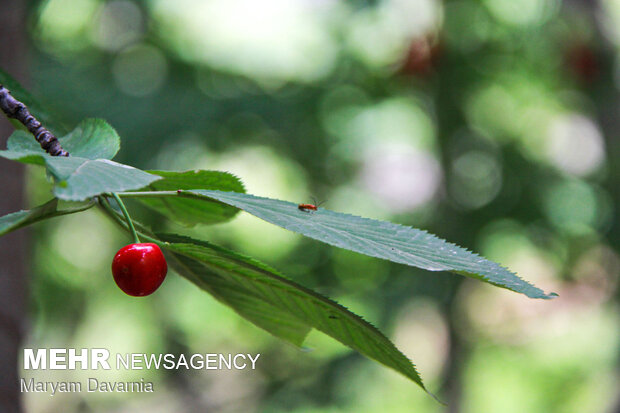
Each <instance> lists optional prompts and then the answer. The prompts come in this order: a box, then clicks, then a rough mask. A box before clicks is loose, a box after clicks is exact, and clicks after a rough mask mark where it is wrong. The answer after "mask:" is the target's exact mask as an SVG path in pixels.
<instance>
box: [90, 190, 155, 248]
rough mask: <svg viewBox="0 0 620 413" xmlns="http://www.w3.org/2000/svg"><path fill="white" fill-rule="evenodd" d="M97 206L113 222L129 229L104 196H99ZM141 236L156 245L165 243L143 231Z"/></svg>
mask: <svg viewBox="0 0 620 413" xmlns="http://www.w3.org/2000/svg"><path fill="white" fill-rule="evenodd" d="M99 206H100V207H101V208H102V209H103V211H104V212H105V213H106V214H108V215H109V216H110V218H112V219H113V220H114V222H116V223H117V224H119V225H120V226H121V227H122V228H123V229H124V230H127V229H129V226H128V225H127V223H126V221H125V220H124V219H123V218H121V217H120V214H119V213H118V211H116V210H115V209H114V208H112V207H111V206H110V203H109V202H108V200H107V199H106V198H99ZM141 236H142V238H144V239H146V240H147V241H150V242H152V243H154V244H157V245H161V246H163V245H165V244H167V243H166V242H162V241H160V240H158V239H156V238H153V237H151V236H149V235H148V234H145V233H144V231H142V232H141Z"/></svg>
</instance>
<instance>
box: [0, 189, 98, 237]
mask: <svg viewBox="0 0 620 413" xmlns="http://www.w3.org/2000/svg"><path fill="white" fill-rule="evenodd" d="M92 206H93V204H92V203H89V204H85V205H79V206H75V207H71V208H65V209H58V199H56V198H54V199H52V200H51V201H48V202H46V203H45V204H43V205H40V206H38V207H36V208H34V209H31V210H29V211H24V210H22V211H18V212H13V213H12V214H8V215H5V216H3V217H0V236H1V235H5V234H8V233H9V232H11V231H15V230H16V229H19V228H22V227H25V226H27V225H30V224H34V223H35V222H38V221H42V220H44V219H48V218H53V217H57V216H61V215H67V214H74V213H76V212H81V211H85V210H87V209H88V208H90V207H92Z"/></svg>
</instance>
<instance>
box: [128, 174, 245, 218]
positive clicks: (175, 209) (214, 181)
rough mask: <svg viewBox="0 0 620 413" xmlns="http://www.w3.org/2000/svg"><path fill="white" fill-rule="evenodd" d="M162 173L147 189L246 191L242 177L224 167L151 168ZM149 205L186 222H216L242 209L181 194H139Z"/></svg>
mask: <svg viewBox="0 0 620 413" xmlns="http://www.w3.org/2000/svg"><path fill="white" fill-rule="evenodd" d="M149 172H150V173H152V174H155V175H158V176H161V177H163V179H160V180H158V181H155V182H153V183H152V184H151V185H149V187H148V188H146V190H148V189H150V190H156V191H170V190H172V191H176V190H178V189H219V190H222V191H233V192H245V188H244V187H243V184H242V183H241V180H239V178H237V177H236V176H234V175H233V174H230V173H228V172H221V171H201V170H198V171H187V172H169V171H149ZM137 200H139V201H140V202H143V203H144V204H146V205H147V206H149V207H151V208H153V209H155V210H157V211H158V212H160V213H162V214H164V215H166V216H168V217H169V218H170V219H172V220H175V221H177V222H180V223H182V224H184V225H188V226H192V225H196V224H214V223H218V222H224V221H228V220H229V219H231V218H232V217H233V216H235V214H236V213H237V212H239V210H238V209H237V208H235V207H231V206H229V205H226V204H223V203H221V202H204V201H202V200H198V199H191V198H182V197H174V198H170V197H161V198H137Z"/></svg>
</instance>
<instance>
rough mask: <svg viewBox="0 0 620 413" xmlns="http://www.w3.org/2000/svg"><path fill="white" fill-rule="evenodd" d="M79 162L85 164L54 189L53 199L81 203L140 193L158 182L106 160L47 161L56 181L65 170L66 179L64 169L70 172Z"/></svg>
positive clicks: (146, 174) (149, 176)
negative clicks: (104, 195)
mask: <svg viewBox="0 0 620 413" xmlns="http://www.w3.org/2000/svg"><path fill="white" fill-rule="evenodd" d="M76 159H81V160H84V162H83V163H82V164H81V165H80V166H79V167H78V168H77V169H75V170H74V171H73V172H72V173H71V174H70V175H69V176H68V177H67V178H66V179H65V180H60V181H58V182H56V185H54V195H56V197H58V198H60V199H64V200H67V201H81V200H84V199H88V198H92V197H93V196H96V195H99V194H102V193H105V192H122V191H127V190H130V189H141V188H144V187H145V186H147V185H148V184H150V183H151V182H153V181H156V180H157V179H159V177H158V176H156V175H152V174H149V173H147V172H144V171H141V170H140V169H136V168H133V167H131V166H127V165H123V164H121V163H118V162H114V161H109V160H107V159H97V160H88V159H84V158H75V157H69V158H65V157H53V158H51V160H48V164H50V165H51V166H50V168H49V170H50V172H52V173H53V174H56V176H57V177H58V176H60V175H59V171H60V170H62V173H63V175H62V176H66V175H65V170H63V169H62V167H63V166H65V164H69V165H66V166H67V168H66V170H70V169H71V168H72V167H73V166H74V165H72V164H71V163H72V162H73V161H74V160H76Z"/></svg>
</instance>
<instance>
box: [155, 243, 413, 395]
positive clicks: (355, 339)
mask: <svg viewBox="0 0 620 413" xmlns="http://www.w3.org/2000/svg"><path fill="white" fill-rule="evenodd" d="M161 238H162V239H163V240H165V241H167V243H162V244H161V246H162V247H163V248H165V249H167V250H168V251H170V252H172V253H173V255H174V257H175V259H176V260H177V261H178V262H177V263H178V264H180V268H179V271H180V273H181V275H183V276H185V277H186V278H188V279H189V280H190V281H192V282H194V283H196V284H197V285H198V286H199V287H201V288H203V289H205V290H207V291H208V292H210V293H212V294H213V295H214V296H215V297H216V298H218V299H219V300H220V301H222V302H224V303H225V304H228V305H229V306H231V307H232V308H233V309H235V310H236V311H237V312H238V313H239V314H240V315H242V316H243V317H246V318H247V319H248V320H250V321H252V322H253V323H255V324H256V325H258V326H259V327H262V328H264V329H266V330H267V331H269V332H270V333H272V334H274V335H276V336H278V337H281V338H284V339H286V340H288V341H291V342H293V343H295V344H300V343H301V341H302V340H303V338H304V337H305V335H306V333H307V332H308V329H309V328H311V327H312V328H316V329H317V330H319V331H322V332H323V333H325V334H327V335H329V336H331V337H333V338H334V339H336V340H338V341H340V342H341V343H343V344H345V345H347V346H349V347H351V348H353V349H355V350H357V351H359V352H360V353H362V354H364V355H365V356H367V357H369V358H371V359H373V360H376V361H378V362H379V363H381V364H383V365H385V366H387V367H390V368H392V369H394V370H396V371H398V372H399V373H401V374H403V375H404V376H406V377H408V378H409V379H411V380H413V381H414V382H415V383H417V384H418V385H419V386H421V387H422V388H423V389H425V387H424V385H423V383H422V379H421V378H420V376H419V374H418V372H417V371H416V369H415V366H414V365H413V364H412V363H411V361H410V360H409V359H408V358H407V357H406V356H405V355H403V354H402V353H401V352H400V351H399V350H398V349H397V348H396V347H395V346H394V344H393V343H392V342H391V341H390V340H389V339H388V338H386V337H385V336H384V335H383V334H382V333H381V332H380V331H379V330H377V329H376V328H375V327H373V326H372V325H371V324H370V323H368V322H366V321H365V320H363V319H362V318H361V317H359V316H357V315H355V314H353V313H352V312H350V311H349V310H347V309H346V308H345V307H343V306H341V305H339V304H338V303H336V302H334V301H332V300H329V299H328V298H325V297H323V296H321V295H319V294H317V293H315V292H314V291H312V290H309V289H307V288H305V287H302V286H301V285H299V284H297V283H295V282H293V281H291V280H288V279H286V278H284V277H283V276H281V275H280V274H278V273H277V272H276V271H274V270H273V269H271V268H269V267H267V266H266V265H264V264H261V263H259V262H257V261H255V260H252V259H249V258H247V257H244V256H242V255H239V254H237V253H234V252H232V251H228V250H226V249H223V248H221V247H217V246H215V245H212V244H210V243H207V242H204V241H198V240H193V239H190V238H186V237H180V236H176V235H164V236H161ZM175 268H176V267H175Z"/></svg>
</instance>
